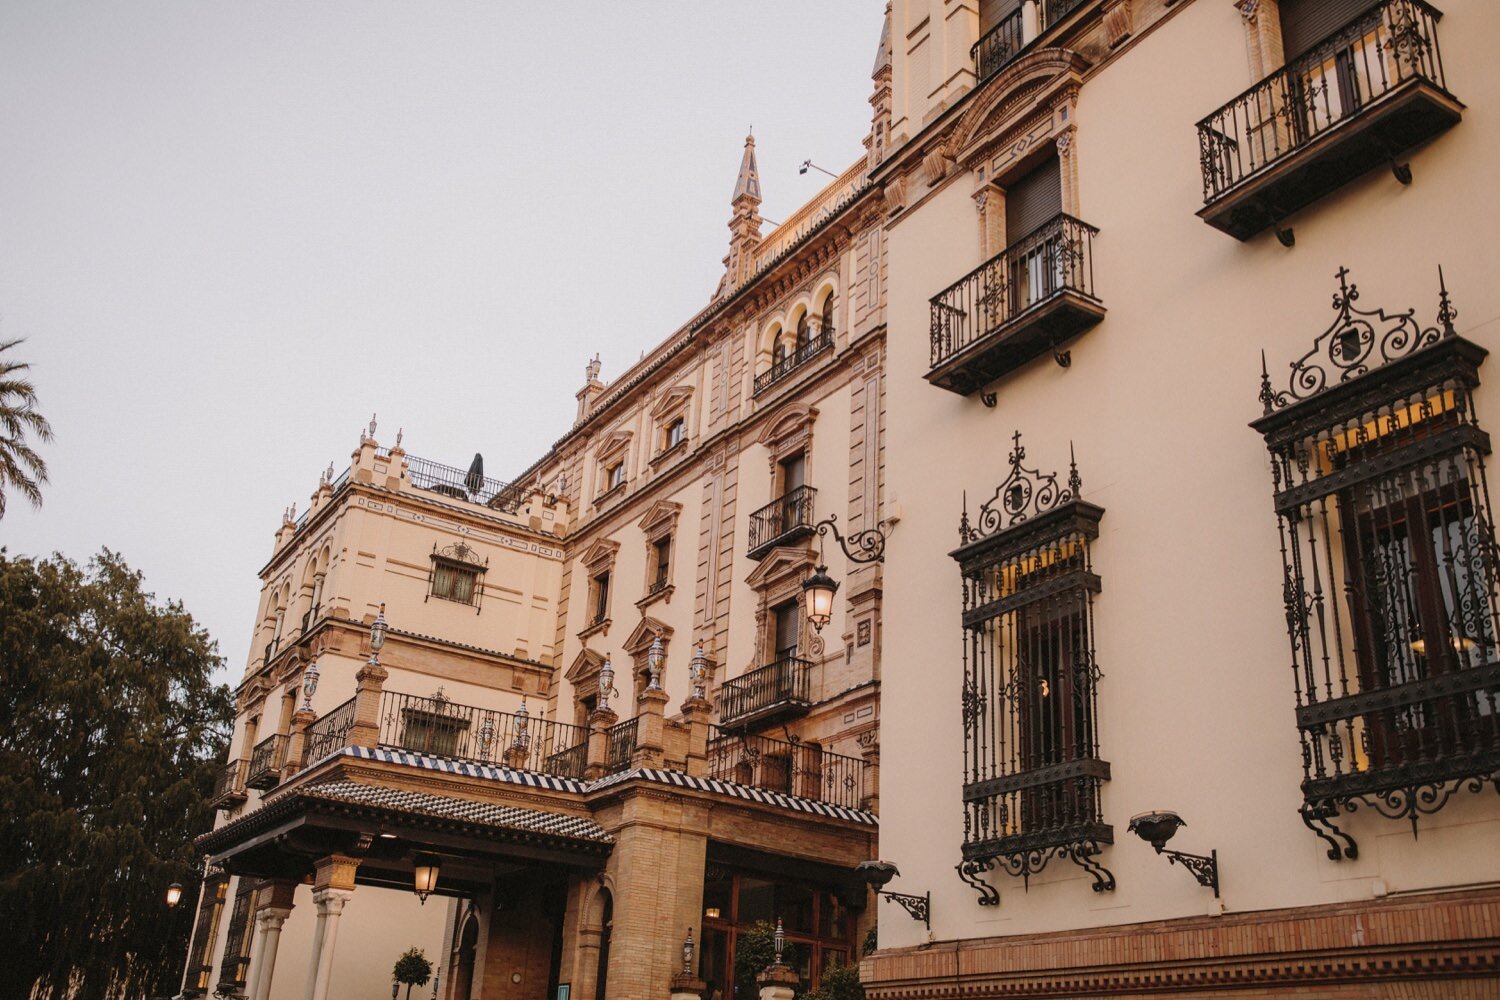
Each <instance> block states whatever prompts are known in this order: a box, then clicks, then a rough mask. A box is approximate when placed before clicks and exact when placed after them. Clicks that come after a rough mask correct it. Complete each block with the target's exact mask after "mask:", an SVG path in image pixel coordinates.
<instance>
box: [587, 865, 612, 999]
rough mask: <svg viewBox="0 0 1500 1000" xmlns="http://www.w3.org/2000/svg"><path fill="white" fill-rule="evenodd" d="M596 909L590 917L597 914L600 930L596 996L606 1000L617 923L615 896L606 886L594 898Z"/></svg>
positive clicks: (595, 979)
mask: <svg viewBox="0 0 1500 1000" xmlns="http://www.w3.org/2000/svg"><path fill="white" fill-rule="evenodd" d="M594 902H595V904H596V905H595V907H591V908H590V910H591V913H590V915H591V916H592V915H594V914H595V913H597V916H598V923H597V924H595V926H596V927H597V928H598V929H599V958H598V962H597V964H596V965H595V971H594V996H595V998H596V1000H604V998H605V997H607V996H609V945H610V938H611V937H612V936H613V931H614V921H615V896H614V893H613V892H611V891H610V890H609V888H608V887H606V886H600V888H599V892H598V893H597V894H596V895H595V897H594Z"/></svg>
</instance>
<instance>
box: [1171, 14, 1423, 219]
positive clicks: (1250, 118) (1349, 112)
mask: <svg viewBox="0 0 1500 1000" xmlns="http://www.w3.org/2000/svg"><path fill="white" fill-rule="evenodd" d="M1442 16H1443V15H1442V13H1441V12H1440V11H1438V10H1436V9H1434V8H1432V7H1430V6H1429V5H1427V4H1426V3H1423V2H1422V0H1383V2H1382V3H1380V4H1378V5H1376V6H1375V7H1373V8H1372V9H1371V10H1369V11H1367V12H1366V13H1364V14H1361V15H1360V16H1359V17H1358V18H1356V19H1355V20H1353V21H1351V22H1350V23H1349V24H1347V25H1345V26H1344V27H1342V28H1340V29H1339V30H1338V31H1336V32H1334V33H1333V34H1332V35H1329V36H1328V38H1326V39H1325V40H1324V41H1322V42H1320V43H1319V44H1318V45H1316V46H1314V47H1313V48H1312V49H1311V50H1310V51H1308V52H1306V53H1304V54H1303V55H1300V56H1298V57H1297V58H1296V59H1294V60H1293V61H1291V62H1290V63H1287V64H1286V65H1285V66H1283V67H1282V68H1281V69H1279V70H1277V71H1276V72H1274V73H1272V74H1271V75H1270V76H1268V77H1266V78H1265V79H1264V80H1262V81H1260V82H1259V83H1257V84H1256V85H1255V86H1253V87H1251V88H1250V89H1249V90H1247V91H1245V92H1244V93H1243V94H1241V95H1240V96H1238V97H1236V98H1235V99H1234V100H1232V101H1230V102H1229V103H1228V104H1226V105H1224V106H1223V107H1222V108H1220V109H1219V110H1217V111H1215V112H1214V113H1213V114H1211V115H1209V116H1208V117H1207V118H1205V119H1203V120H1202V121H1201V122H1199V123H1198V151H1199V158H1200V160H1201V161H1202V166H1203V200H1204V201H1205V202H1212V201H1213V200H1214V199H1216V198H1218V197H1220V196H1222V195H1223V194H1225V193H1226V192H1228V191H1229V190H1230V189H1232V188H1234V187H1235V186H1237V185H1239V184H1240V183H1242V182H1243V181H1245V180H1247V179H1249V178H1251V177H1254V176H1255V175H1257V174H1258V173H1260V172H1261V171H1263V170H1265V169H1266V168H1267V167H1269V166H1271V165H1272V164H1274V163H1276V162H1278V161H1280V160H1281V159H1283V158H1284V157H1287V156H1289V155H1291V154H1292V153H1295V152H1296V151H1297V150H1299V149H1302V148H1303V147H1305V146H1307V145H1308V144H1309V143H1311V142H1312V141H1313V140H1314V139H1316V138H1318V137H1319V136H1321V135H1323V134H1324V133H1326V132H1328V131H1329V130H1330V129H1333V128H1335V127H1336V126H1338V125H1339V124H1340V123H1342V122H1345V121H1347V120H1349V119H1350V118H1352V117H1354V116H1355V115H1357V114H1358V113H1359V112H1360V111H1361V110H1362V109H1363V108H1365V107H1366V106H1367V105H1369V104H1370V103H1371V102H1373V101H1376V100H1379V99H1380V98H1381V97H1383V96H1385V95H1386V94H1388V93H1390V92H1391V91H1393V90H1396V89H1397V88H1399V87H1401V86H1403V85H1405V84H1407V83H1410V82H1411V81H1413V80H1426V81H1428V82H1429V83H1432V84H1434V85H1435V86H1437V87H1438V88H1439V89H1442V90H1446V89H1447V86H1446V82H1445V80H1444V77H1443V60H1442V55H1441V54H1440V53H1439V52H1438V40H1437V22H1438V20H1439V19H1440V18H1441V17H1442Z"/></svg>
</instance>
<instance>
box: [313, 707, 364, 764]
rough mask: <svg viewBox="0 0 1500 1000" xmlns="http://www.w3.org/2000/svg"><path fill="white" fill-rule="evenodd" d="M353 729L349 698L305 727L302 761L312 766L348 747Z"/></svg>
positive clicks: (352, 710)
mask: <svg viewBox="0 0 1500 1000" xmlns="http://www.w3.org/2000/svg"><path fill="white" fill-rule="evenodd" d="M353 728H354V699H353V698H350V699H349V700H348V701H346V702H344V703H343V704H342V705H340V706H339V707H338V708H335V709H334V710H333V711H331V712H326V713H324V715H323V717H322V718H320V719H319V720H318V721H317V722H314V723H313V724H312V725H310V726H308V727H307V735H306V738H305V741H304V742H303V744H302V745H303V750H304V754H303V756H304V759H305V760H306V761H307V762H308V763H309V764H312V763H314V762H315V761H320V760H322V759H323V758H324V757H327V756H328V755H329V754H331V753H333V752H334V751H335V750H342V749H343V748H344V747H346V746H348V745H349V730H351V729H353Z"/></svg>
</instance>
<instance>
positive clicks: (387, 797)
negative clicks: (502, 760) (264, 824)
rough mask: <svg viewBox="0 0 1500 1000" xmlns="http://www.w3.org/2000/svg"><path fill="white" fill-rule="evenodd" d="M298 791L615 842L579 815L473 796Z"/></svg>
mask: <svg viewBox="0 0 1500 1000" xmlns="http://www.w3.org/2000/svg"><path fill="white" fill-rule="evenodd" d="M297 794H298V795H299V796H301V797H302V798H304V799H326V800H329V801H333V802H348V803H353V804H356V805H365V806H373V807H375V808H380V809H390V810H393V811H395V812H402V813H412V814H416V815H420V816H430V817H433V818H437V819H451V820H456V821H458V822H461V823H467V824H469V825H472V826H491V827H498V828H503V829H507V830H518V831H523V832H526V833H541V834H546V835H548V836H551V837H566V838H568V839H570V840H592V841H595V842H596V843H601V844H608V843H613V842H614V838H613V837H611V836H610V835H609V834H608V833H605V832H604V828H603V827H602V826H600V825H599V824H598V823H595V822H594V821H593V820H591V819H585V818H583V817H581V816H571V815H568V814H567V813H551V812H543V811H541V810H538V809H522V808H520V807H518V806H502V805H495V804H493V803H489V802H476V801H474V800H473V799H463V798H452V797H450V796H447V795H432V794H429V793H427V792H413V791H408V790H407V789H404V788H390V787H387V786H383V785H366V784H364V783H362V782H358V781H348V780H338V781H325V782H321V783H319V784H316V785H310V786H308V787H306V788H300V789H298V790H297Z"/></svg>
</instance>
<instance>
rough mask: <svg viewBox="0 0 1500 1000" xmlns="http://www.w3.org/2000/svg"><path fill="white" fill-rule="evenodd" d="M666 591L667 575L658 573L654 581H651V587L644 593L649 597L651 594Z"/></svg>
mask: <svg viewBox="0 0 1500 1000" xmlns="http://www.w3.org/2000/svg"><path fill="white" fill-rule="evenodd" d="M666 589H667V574H665V573H659V574H657V577H656V579H654V580H652V581H651V587H650V589H648V590H647V591H646V593H647V595H648V596H650V595H651V594H660V593H661V592H662V591H663V590H666Z"/></svg>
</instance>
